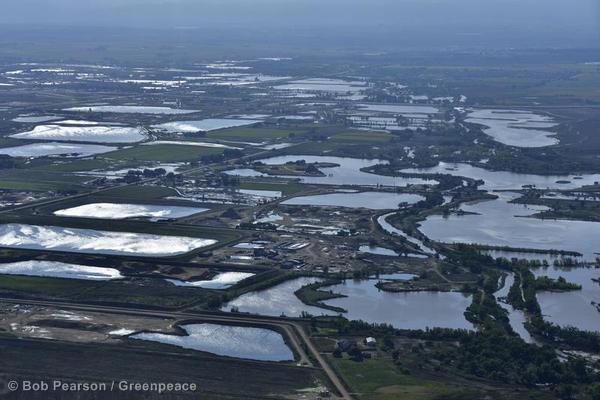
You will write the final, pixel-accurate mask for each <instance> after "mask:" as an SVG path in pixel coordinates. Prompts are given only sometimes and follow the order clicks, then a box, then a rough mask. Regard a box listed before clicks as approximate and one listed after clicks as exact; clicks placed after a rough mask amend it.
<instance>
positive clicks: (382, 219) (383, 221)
mask: <svg viewBox="0 0 600 400" xmlns="http://www.w3.org/2000/svg"><path fill="white" fill-rule="evenodd" d="M394 214H395V213H388V214H384V215H381V216H379V217H378V218H377V224H378V225H379V226H380V227H381V229H383V230H384V231H386V232H387V233H389V234H390V235H397V236H401V237H403V238H406V240H407V241H408V242H410V243H412V244H414V245H416V246H417V247H418V248H419V249H421V251H423V252H424V253H425V254H429V255H433V254H436V251H435V250H433V249H431V248H429V247H428V246H427V245H425V243H423V242H422V241H421V240H419V239H417V238H414V237H412V236H409V235H407V234H406V233H404V232H403V231H402V230H401V229H398V228H396V227H395V226H394V225H392V224H390V223H389V222H388V221H387V219H388V218H389V217H391V216H392V215H394Z"/></svg>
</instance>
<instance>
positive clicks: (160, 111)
mask: <svg viewBox="0 0 600 400" xmlns="http://www.w3.org/2000/svg"><path fill="white" fill-rule="evenodd" d="M64 111H76V112H99V113H118V114H157V115H176V114H193V113H196V112H198V110H183V109H178V108H170V107H151V106H86V107H72V108H66V109H65V110H64Z"/></svg>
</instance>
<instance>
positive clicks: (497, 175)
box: [400, 162, 600, 190]
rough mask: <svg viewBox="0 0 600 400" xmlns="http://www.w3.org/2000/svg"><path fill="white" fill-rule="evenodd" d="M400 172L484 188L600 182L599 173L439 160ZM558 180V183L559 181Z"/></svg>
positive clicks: (562, 186) (557, 186)
mask: <svg viewBox="0 0 600 400" xmlns="http://www.w3.org/2000/svg"><path fill="white" fill-rule="evenodd" d="M400 172H406V173H417V174H448V175H454V176H464V177H466V178H472V179H481V180H483V181H484V182H485V184H484V185H483V186H482V187H481V188H482V189H485V190H510V189H521V188H522V187H523V186H526V185H531V186H535V187H537V188H538V189H575V188H578V187H580V186H584V185H593V184H594V182H600V174H587V175H534V174H517V173H514V172H508V171H490V170H487V169H483V168H479V167H474V166H472V165H470V164H465V163H445V162H440V163H439V164H438V165H437V166H435V167H431V168H406V169H402V170H400ZM559 182H560V183H559Z"/></svg>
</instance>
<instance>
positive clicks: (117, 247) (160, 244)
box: [0, 224, 217, 257]
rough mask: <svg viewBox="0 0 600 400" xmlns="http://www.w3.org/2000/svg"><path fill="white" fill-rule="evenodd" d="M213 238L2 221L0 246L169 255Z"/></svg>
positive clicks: (78, 251) (206, 243) (186, 250)
mask: <svg viewBox="0 0 600 400" xmlns="http://www.w3.org/2000/svg"><path fill="white" fill-rule="evenodd" d="M216 242H217V241H216V240H213V239H200V238H193V237H186V236H165V235H151V234H144V233H129V232H112V231H110V232H109V231H97V230H92V229H74V228H63V227H59V226H38V225H23V224H4V225H0V247H11V248H19V249H32V250H55V251H66V252H76V253H90V254H96V253H98V254H112V255H129V256H143V257H167V256H175V255H179V254H185V253H188V252H190V251H192V250H195V249H199V248H202V247H206V246H210V245H212V244H215V243H216Z"/></svg>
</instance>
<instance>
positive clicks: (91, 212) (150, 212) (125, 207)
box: [54, 203, 208, 221]
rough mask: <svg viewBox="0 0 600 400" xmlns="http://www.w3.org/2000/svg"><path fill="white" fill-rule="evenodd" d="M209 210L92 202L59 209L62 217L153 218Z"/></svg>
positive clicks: (177, 216) (157, 218)
mask: <svg viewBox="0 0 600 400" xmlns="http://www.w3.org/2000/svg"><path fill="white" fill-rule="evenodd" d="M204 211H208V208H198V207H181V206H158V205H148V204H124V203H91V204H84V205H81V206H77V207H72V208H65V209H62V210H57V211H55V212H54V215H58V216H60V217H80V218H102V219H125V218H140V217H146V218H151V219H152V220H155V221H158V220H165V219H177V218H182V217H187V216H190V215H193V214H197V213H201V212H204Z"/></svg>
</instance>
